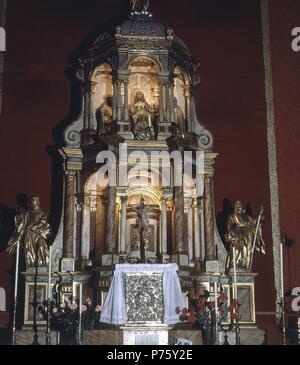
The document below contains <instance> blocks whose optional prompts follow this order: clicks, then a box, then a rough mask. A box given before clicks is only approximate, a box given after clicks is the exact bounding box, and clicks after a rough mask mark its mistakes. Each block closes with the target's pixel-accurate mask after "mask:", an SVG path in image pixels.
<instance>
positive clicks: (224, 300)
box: [218, 293, 228, 303]
mask: <svg viewBox="0 0 300 365" xmlns="http://www.w3.org/2000/svg"><path fill="white" fill-rule="evenodd" d="M227 299H228V298H227V297H226V295H225V294H224V293H221V294H220V295H219V297H218V301H219V302H222V303H225V302H226V301H227Z"/></svg>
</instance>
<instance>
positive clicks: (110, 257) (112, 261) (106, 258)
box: [101, 253, 120, 266]
mask: <svg viewBox="0 0 300 365" xmlns="http://www.w3.org/2000/svg"><path fill="white" fill-rule="evenodd" d="M119 262H120V256H118V255H114V254H110V253H107V254H104V255H102V260H101V264H102V266H112V265H116V264H118V263H119Z"/></svg>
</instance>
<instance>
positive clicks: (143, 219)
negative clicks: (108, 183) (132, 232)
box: [132, 196, 150, 264]
mask: <svg viewBox="0 0 300 365" xmlns="http://www.w3.org/2000/svg"><path fill="white" fill-rule="evenodd" d="M132 210H133V211H134V212H136V213H137V216H138V228H139V233H140V252H141V262H142V263H143V264H144V263H146V253H145V238H146V234H147V229H148V227H149V218H148V211H149V210H150V207H146V206H145V199H144V198H143V196H142V197H141V201H140V205H136V206H133V207H132Z"/></svg>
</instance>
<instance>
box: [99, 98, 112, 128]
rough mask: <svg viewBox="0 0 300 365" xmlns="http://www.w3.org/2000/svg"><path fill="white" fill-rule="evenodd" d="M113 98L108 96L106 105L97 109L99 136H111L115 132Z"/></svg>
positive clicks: (105, 101)
mask: <svg viewBox="0 0 300 365" xmlns="http://www.w3.org/2000/svg"><path fill="white" fill-rule="evenodd" d="M112 105H113V101H112V97H111V96H107V97H106V98H105V100H104V103H103V104H102V105H101V106H100V107H99V108H98V109H97V111H96V118H97V123H98V134H99V135H102V134H110V133H112V132H113V130H112V129H113V128H112V126H113V120H112V119H113V112H112Z"/></svg>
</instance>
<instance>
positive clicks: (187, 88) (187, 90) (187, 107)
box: [184, 86, 192, 133]
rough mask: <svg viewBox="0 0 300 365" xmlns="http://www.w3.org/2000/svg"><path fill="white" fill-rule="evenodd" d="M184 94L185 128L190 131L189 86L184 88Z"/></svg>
mask: <svg viewBox="0 0 300 365" xmlns="http://www.w3.org/2000/svg"><path fill="white" fill-rule="evenodd" d="M184 96H185V103H186V120H187V130H188V132H189V133H190V132H192V121H191V90H190V86H186V87H185V88H184Z"/></svg>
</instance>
